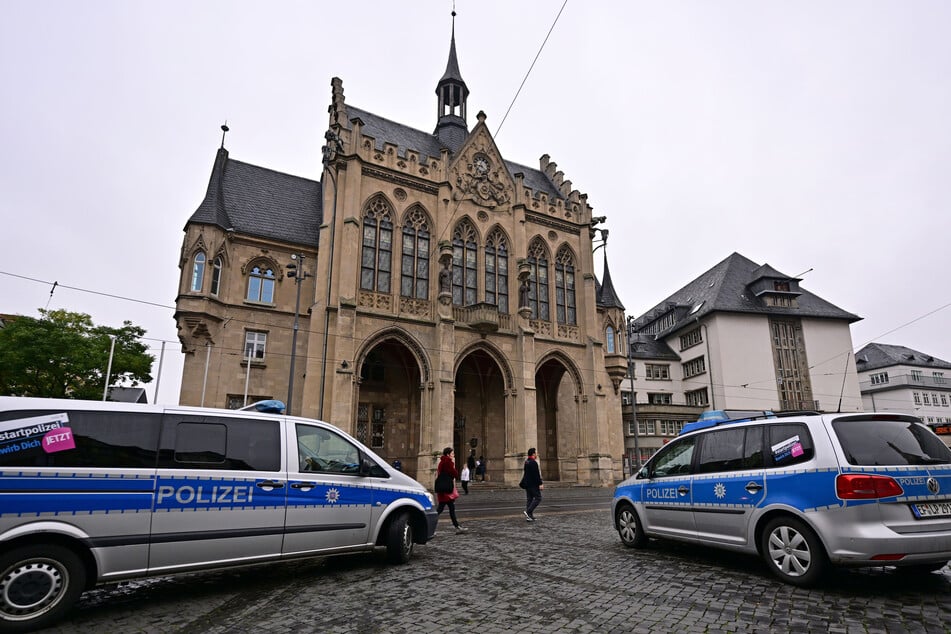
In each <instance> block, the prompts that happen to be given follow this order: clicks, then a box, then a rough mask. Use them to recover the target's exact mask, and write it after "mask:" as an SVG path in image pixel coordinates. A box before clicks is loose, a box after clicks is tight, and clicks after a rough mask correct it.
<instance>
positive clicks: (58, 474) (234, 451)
mask: <svg viewBox="0 0 951 634" xmlns="http://www.w3.org/2000/svg"><path fill="white" fill-rule="evenodd" d="M436 518H437V516H436V512H435V509H434V501H433V498H432V496H431V495H430V494H429V492H427V491H426V489H425V488H424V487H423V486H422V485H421V484H419V483H418V482H416V481H415V480H413V479H412V478H410V477H408V476H406V475H404V474H402V473H400V472H399V471H397V470H396V469H393V468H392V467H390V466H389V465H388V464H387V463H386V461H385V460H383V459H382V458H380V457H379V456H377V455H376V454H374V453H373V452H372V451H371V450H369V449H368V448H366V447H365V446H363V445H362V444H360V443H359V442H358V441H356V440H355V439H353V438H352V437H350V436H348V435H347V434H345V433H343V432H342V431H340V430H339V429H337V428H336V427H334V426H332V425H329V424H327V423H323V422H320V421H315V420H309V419H304V418H295V417H291V416H284V415H281V414H267V413H259V412H250V411H235V410H215V409H205V408H191V407H163V406H157V405H151V406H150V405H132V404H123V403H100V402H95V401H75V400H56V399H32V398H16V397H0V631H26V630H32V629H35V628H38V627H42V626H45V625H48V624H49V623H52V622H53V621H55V620H56V619H58V618H60V617H61V616H62V615H63V614H64V613H65V612H66V611H67V610H69V608H70V607H71V605H72V604H73V603H74V602H75V601H76V600H77V599H78V597H79V595H80V594H81V593H82V592H83V591H84V590H85V589H88V588H91V587H93V586H94V585H96V584H99V583H109V582H115V581H119V580H125V579H131V578H137V577H146V576H153V575H166V574H172V573H179V572H190V571H196V570H204V569H209V568H216V567H222V566H234V565H246V564H256V563H262V562H272V561H280V560H287V559H292V558H300V557H308V556H315V555H328V554H338V553H348V552H355V551H368V550H372V549H374V548H376V547H383V548H385V551H386V555H387V558H388V559H389V560H390V561H391V562H393V563H405V562H407V561H408V560H409V559H410V556H411V554H412V551H413V545H414V544H425V543H426V542H427V541H428V540H429V539H430V538H432V536H433V535H434V532H435V527H436Z"/></svg>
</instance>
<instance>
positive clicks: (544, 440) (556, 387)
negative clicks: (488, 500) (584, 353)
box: [535, 356, 581, 481]
mask: <svg viewBox="0 0 951 634" xmlns="http://www.w3.org/2000/svg"><path fill="white" fill-rule="evenodd" d="M535 387H536V389H537V392H536V399H535V409H536V414H537V419H536V420H537V430H538V440H537V444H536V447H537V448H538V454H539V464H540V466H541V469H542V478H543V479H545V480H568V481H574V480H576V479H577V473H578V470H577V457H578V455H579V452H580V446H579V443H580V431H581V421H580V411H579V402H578V401H579V398H578V396H579V392H580V389H579V383H578V380H577V377H576V376H575V374H574V373H573V372H571V368H570V367H569V366H567V365H566V364H565V363H564V362H563V361H562V360H561V359H560V358H558V357H557V356H552V357H549V358H547V359H545V360H544V361H543V362H542V364H541V365H540V366H539V367H538V370H537V371H536V372H535Z"/></svg>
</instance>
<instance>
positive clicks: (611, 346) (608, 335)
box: [604, 324, 617, 354]
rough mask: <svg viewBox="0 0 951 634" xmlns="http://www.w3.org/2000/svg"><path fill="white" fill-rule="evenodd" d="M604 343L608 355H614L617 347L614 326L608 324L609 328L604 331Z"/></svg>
mask: <svg viewBox="0 0 951 634" xmlns="http://www.w3.org/2000/svg"><path fill="white" fill-rule="evenodd" d="M604 343H605V347H606V348H607V352H608V354H614V352H615V350H616V349H617V347H616V345H615V342H614V326H612V325H611V324H608V327H607V328H605V329H604Z"/></svg>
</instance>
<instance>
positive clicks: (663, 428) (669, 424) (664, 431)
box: [657, 420, 684, 436]
mask: <svg viewBox="0 0 951 634" xmlns="http://www.w3.org/2000/svg"><path fill="white" fill-rule="evenodd" d="M657 423H658V424H659V425H660V435H661V436H676V435H677V434H679V433H680V431H681V430H682V429H683V428H684V423H683V421H680V420H659V421H657Z"/></svg>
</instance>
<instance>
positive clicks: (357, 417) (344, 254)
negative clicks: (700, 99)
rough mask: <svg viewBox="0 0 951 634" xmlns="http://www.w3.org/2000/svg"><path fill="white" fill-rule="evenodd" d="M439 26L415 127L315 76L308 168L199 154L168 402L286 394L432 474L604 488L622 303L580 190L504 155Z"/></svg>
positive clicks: (618, 429)
mask: <svg viewBox="0 0 951 634" xmlns="http://www.w3.org/2000/svg"><path fill="white" fill-rule="evenodd" d="M468 95H469V87H468V86H467V85H466V83H465V81H463V79H462V75H461V73H460V70H459V63H458V60H457V56H456V47H455V35H454V33H453V36H452V38H451V40H450V49H449V60H448V64H447V66H446V69H445V73H444V74H443V76H442V77H441V79H439V81H438V83H437V84H436V104H437V108H438V114H437V118H436V121H435V125H434V130H433V131H432V132H426V131H422V130H416V129H413V128H411V127H408V126H405V125H401V124H399V123H396V122H393V121H390V120H388V119H386V118H384V116H381V115H378V114H374V113H371V112H370V111H368V110H363V109H361V108H358V107H355V106H353V105H350V104H348V103H347V102H346V100H345V96H344V87H343V82H342V81H341V80H340V79H338V78H334V79H333V80H332V81H331V99H330V107H329V115H330V117H329V126H328V128H327V130H326V134H325V138H326V146H325V147H324V167H323V171H322V173H321V174H320V175H319V176H320V178H319V180H310V179H306V178H301V177H297V176H292V175H288V174H284V173H280V172H276V171H273V170H270V169H267V168H264V167H259V166H256V165H252V164H249V163H245V162H242V161H238V160H235V159H232V158H231V157H230V155H229V152H228V150H226V149H225V147H224V142H222V147H221V148H220V149H219V150H218V152H217V156H216V158H215V162H214V166H213V168H212V173H211V178H210V180H209V183H208V189H207V192H206V194H205V197H204V199H203V200H202V201H201V204H200V205H199V206H198V208H197V210H196V211H195V212H194V214H192V216H191V217H190V218H189V220H188V222H187V224H186V226H185V238H184V241H183V244H182V252H181V259H180V268H181V279H180V286H179V295H178V297H177V300H176V314H175V318H176V321H177V325H178V330H179V338H180V340H181V343H182V347H183V350H184V351H185V353H186V355H185V365H184V373H183V379H182V387H181V395H180V398H181V403H182V404H188V405H204V406H210V407H230V408H235V407H241V406H243V405H245V404H247V403H251V402H253V401H257V400H261V399H271V398H273V399H280V400H282V401H286V403H287V409H288V413H290V414H293V415H300V416H306V417H312V418H320V419H323V420H326V421H329V422H331V423H333V424H335V425H337V426H338V427H340V428H342V429H343V430H345V431H347V432H348V433H350V434H352V435H353V436H355V437H356V438H357V439H359V440H360V441H362V442H364V443H365V444H366V445H368V446H370V447H371V448H373V450H374V451H375V452H377V453H378V454H379V455H380V456H382V457H383V458H384V459H386V460H387V461H389V462H394V461H396V460H399V461H400V464H401V465H402V468H403V470H404V471H406V472H407V473H409V475H411V476H414V477H416V478H417V479H418V480H420V481H421V482H424V483H429V482H431V479H432V476H433V473H434V469H435V466H436V463H437V456H438V455H439V454H441V452H442V449H443V448H444V447H446V446H452V447H454V449H455V452H456V457H457V460H459V461H462V460H464V459H465V457H466V456H468V455H469V454H470V452H472V453H474V454H475V455H476V456H482V457H483V459H484V460H485V462H486V464H487V479H488V480H490V481H495V482H504V483H508V484H515V483H516V482H517V481H518V480H519V478H520V477H521V470H522V463H523V461H524V456H525V453H526V451H527V449H528V448H529V447H537V448H538V453H539V456H540V465H541V468H542V475H543V477H544V479H545V480H546V481H561V482H567V483H578V484H590V485H594V486H607V485H613V483H614V482H615V480H616V479H617V478H619V477H620V475H621V466H622V464H621V460H622V456H623V452H624V442H623V437H622V425H621V405H620V393H619V387H620V383H621V380H622V379H623V378H624V376H625V373H626V371H627V361H626V354H625V352H624V351H625V349H626V341H624V337H623V333H624V329H625V328H624V324H625V318H624V313H623V311H624V307H623V305H622V304H621V302H620V301H619V299H618V297H617V295H616V293H615V291H614V288H613V285H612V284H611V279H610V273H609V272H608V270H607V265H606V264H605V270H604V273H603V276H602V277H603V279H602V280H600V281H599V280H598V279H597V278H596V276H595V272H594V264H593V256H592V251H593V249H594V248H595V247H596V246H597V245H596V244H595V242H596V237H597V236H598V235H599V232H600V235H601V236H602V237H605V239H606V234H607V232H606V231H603V230H602V229H601V228H599V227H598V226H597V225H599V224H600V223H602V222H604V217H595V216H593V210H592V207H591V206H590V205H589V204H588V200H587V195H586V194H583V193H581V192H579V191H578V190H576V189H574V188H573V186H572V183H571V181H569V180H568V179H566V178H565V175H564V174H563V173H562V172H561V171H559V170H558V168H557V166H556V164H555V163H554V162H553V161H552V160H550V158H549V157H548V156H547V155H544V156H542V157H541V159H540V163H539V166H538V167H537V168H533V167H527V166H524V165H520V164H517V163H514V162H512V161H510V160H507V159H506V158H505V157H504V156H503V155H502V152H501V150H500V148H499V147H498V146H497V145H496V143H495V141H494V139H493V137H492V135H491V133H490V132H489V129H488V127H487V126H486V118H487V117H486V115H485V114H483V113H482V112H480V113H478V114H477V115H476V116H475V118H474V120H473V118H472V117H471V116H470V113H468V112H467V109H466V104H467V98H468Z"/></svg>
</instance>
